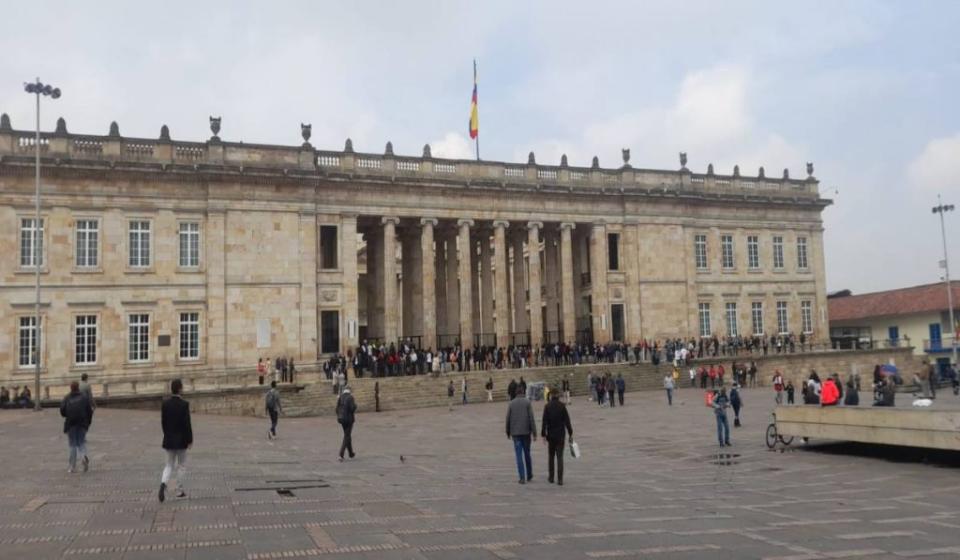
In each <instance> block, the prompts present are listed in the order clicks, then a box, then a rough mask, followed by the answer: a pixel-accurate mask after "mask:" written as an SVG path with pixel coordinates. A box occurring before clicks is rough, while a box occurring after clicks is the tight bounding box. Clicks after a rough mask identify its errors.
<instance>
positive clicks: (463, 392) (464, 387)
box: [460, 377, 468, 405]
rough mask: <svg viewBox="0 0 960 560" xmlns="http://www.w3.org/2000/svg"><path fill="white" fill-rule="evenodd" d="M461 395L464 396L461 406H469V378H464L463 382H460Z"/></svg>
mask: <svg viewBox="0 0 960 560" xmlns="http://www.w3.org/2000/svg"><path fill="white" fill-rule="evenodd" d="M460 394H461V395H463V397H462V399H461V400H462V402H461V403H460V404H464V405H465V404H467V401H468V399H467V378H466V377H464V378H463V381H461V382H460Z"/></svg>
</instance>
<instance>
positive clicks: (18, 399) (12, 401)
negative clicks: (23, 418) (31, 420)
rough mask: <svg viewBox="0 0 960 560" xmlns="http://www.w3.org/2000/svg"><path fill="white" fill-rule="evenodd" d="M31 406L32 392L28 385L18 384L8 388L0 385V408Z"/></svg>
mask: <svg viewBox="0 0 960 560" xmlns="http://www.w3.org/2000/svg"><path fill="white" fill-rule="evenodd" d="M32 406H33V394H32V393H31V392H30V387H28V386H26V385H24V386H23V388H20V387H19V386H15V387H11V388H10V389H7V388H6V387H0V408H30V407H32Z"/></svg>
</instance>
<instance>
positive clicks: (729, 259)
mask: <svg viewBox="0 0 960 560" xmlns="http://www.w3.org/2000/svg"><path fill="white" fill-rule="evenodd" d="M720 256H721V260H722V262H721V263H720V264H721V265H722V266H723V268H724V269H726V270H729V269H732V268H733V236H732V235H721V236H720Z"/></svg>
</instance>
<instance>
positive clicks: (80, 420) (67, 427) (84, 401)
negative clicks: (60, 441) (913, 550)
mask: <svg viewBox="0 0 960 560" xmlns="http://www.w3.org/2000/svg"><path fill="white" fill-rule="evenodd" d="M60 416H63V418H64V420H63V433H65V434H67V441H68V442H69V444H70V470H69V471H67V472H71V473H74V472H77V455H78V454H79V455H81V456H82V457H83V472H87V471H88V470H90V459H89V458H87V429H88V428H90V422H91V421H92V420H93V407H92V405H91V404H90V399H88V398H87V396H86V395H85V394H84V393H82V392H81V391H80V384H79V383H77V382H76V381H74V382H72V383H70V394H68V395H67V396H66V397H64V398H63V401H61V402H60Z"/></svg>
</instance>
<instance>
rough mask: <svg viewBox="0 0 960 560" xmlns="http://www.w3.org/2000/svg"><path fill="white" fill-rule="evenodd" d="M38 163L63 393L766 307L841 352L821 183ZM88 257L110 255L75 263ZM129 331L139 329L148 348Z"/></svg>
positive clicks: (47, 321)
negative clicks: (380, 349) (829, 306)
mask: <svg viewBox="0 0 960 560" xmlns="http://www.w3.org/2000/svg"><path fill="white" fill-rule="evenodd" d="M63 130H64V131H65V130H66V127H65V126H64V127H63ZM34 149H35V146H34V141H33V133H32V132H25V131H20V130H15V129H13V128H10V127H2V128H0V250H2V251H0V255H2V257H0V380H2V382H3V384H8V385H9V384H22V383H26V382H29V380H30V375H31V374H32V372H33V369H32V367H31V366H29V359H28V360H27V362H28V363H27V365H24V360H23V358H24V356H23V352H22V347H24V344H26V347H27V348H29V344H28V343H29V336H28V335H26V336H27V337H26V338H25V335H24V333H25V332H28V334H29V327H30V325H29V319H24V318H29V317H31V316H32V315H33V314H34V308H33V301H34V293H33V281H34V276H33V274H34V267H33V266H32V264H31V262H30V260H29V259H30V258H32V256H33V255H32V252H31V243H30V231H31V230H30V226H31V225H32V221H30V220H31V219H32V216H33V203H34V194H33V193H34V178H33V173H34V167H33V153H34ZM41 152H42V161H43V172H42V177H43V179H42V185H43V189H42V190H43V196H42V208H41V214H42V223H43V229H42V236H43V237H42V239H43V243H42V254H43V260H42V264H41V282H42V284H43V289H42V296H41V299H42V306H41V314H42V320H41V325H42V328H41V332H42V334H43V336H42V337H41V339H42V344H41V367H42V370H43V372H44V374H43V375H44V376H45V379H47V381H48V382H51V383H52V382H54V381H56V380H63V379H67V378H75V377H76V376H77V375H78V373H79V372H81V371H91V372H96V375H98V376H100V377H113V376H116V377H117V378H124V377H136V376H140V375H144V372H147V371H149V372H150V373H151V374H155V373H157V372H160V373H164V374H167V373H170V372H177V371H184V372H187V373H189V374H196V373H198V372H207V373H209V374H211V375H212V374H214V373H215V372H217V371H224V370H227V369H229V368H237V367H244V366H248V367H250V368H251V369H252V368H253V367H254V365H255V364H256V363H257V359H258V358H260V357H263V358H267V357H271V358H273V357H276V356H278V355H284V356H290V357H292V358H293V359H294V360H295V361H296V362H298V363H306V362H314V361H315V360H317V359H318V358H319V357H321V356H323V355H326V354H329V353H333V352H344V353H345V352H347V351H348V350H350V349H352V348H355V347H356V346H357V345H358V343H359V342H360V341H361V340H362V339H363V338H366V339H370V340H382V341H386V342H388V343H389V342H393V341H396V340H398V339H401V338H412V339H414V340H415V341H419V343H420V345H421V346H423V347H426V348H436V347H438V346H449V345H453V344H455V343H456V342H458V341H462V343H463V344H464V346H467V347H470V346H476V345H494V344H496V345H500V346H505V345H509V344H532V345H535V346H536V345H540V344H544V343H548V342H558V341H574V340H579V341H583V342H587V341H596V342H601V343H605V342H610V341H612V340H624V341H630V342H635V341H637V340H638V339H640V338H647V339H663V338H666V337H690V336H697V335H699V334H701V333H700V330H701V318H702V316H701V315H702V313H701V312H702V311H705V310H706V309H707V306H709V314H710V322H709V325H706V324H704V325H703V330H704V333H707V332H709V333H711V334H717V335H720V336H723V335H726V334H727V333H728V322H727V320H726V317H727V305H728V304H735V307H731V308H730V311H729V313H730V316H731V318H732V317H735V318H736V328H737V330H738V332H739V333H740V334H749V333H751V332H752V330H753V326H752V320H753V315H752V313H751V308H752V306H753V305H754V304H762V310H761V311H760V316H762V320H763V329H762V330H763V332H765V333H766V335H767V336H769V335H770V334H772V333H775V332H777V331H779V330H783V331H784V332H792V333H796V334H799V333H800V332H801V331H804V330H806V331H808V332H809V333H810V334H809V336H810V337H811V338H813V339H815V340H821V337H822V338H823V339H824V340H825V339H826V333H827V322H826V321H827V318H826V300H825V271H824V265H823V262H824V261H823V228H822V221H821V212H822V210H823V209H824V207H825V206H826V205H828V204H829V201H828V200H824V199H822V198H820V196H819V193H818V190H817V187H818V182H817V180H816V179H815V178H814V177H812V176H810V177H807V178H806V179H802V180H795V179H786V178H784V179H769V178H764V177H742V176H740V175H739V174H734V175H732V176H720V175H714V174H713V173H712V172H708V173H707V174H697V173H692V172H691V171H689V170H688V169H686V167H685V166H684V167H683V168H681V169H680V170H676V171H669V170H664V171H654V170H640V169H633V168H631V167H629V166H626V165H625V166H624V167H622V168H618V169H601V168H599V167H596V166H595V167H592V168H577V167H569V166H567V165H566V164H565V163H564V164H562V165H560V166H550V165H538V164H535V163H528V164H526V165H518V164H509V163H499V162H475V161H460V160H441V159H436V158H432V157H429V155H428V156H427V157H423V158H415V157H403V156H398V155H394V154H393V151H392V149H389V150H387V153H386V154H383V155H378V154H370V153H357V152H354V151H353V147H352V145H351V144H350V143H349V142H348V145H347V146H346V147H345V149H344V150H343V151H323V150H317V149H315V148H313V147H312V146H311V145H310V144H308V143H304V144H303V145H301V146H292V147H288V146H269V145H257V144H244V143H233V142H224V141H222V140H220V139H219V138H217V137H213V138H211V139H210V140H208V141H206V142H179V141H171V140H169V138H168V137H166V138H161V139H159V140H144V139H132V138H125V137H122V136H119V135H110V136H89V135H75V134H70V133H66V132H60V133H43V134H42V135H41ZM91 224H92V225H91ZM90 227H92V228H93V229H95V239H92V238H91V236H90V234H89V232H88V231H86V232H85V231H82V230H83V229H84V228H88V229H89V228H90ZM139 228H145V229H147V230H148V231H149V233H148V234H147V235H142V234H141V233H140V231H141V230H140V229H139ZM193 232H196V234H195V235H194V234H193ZM698 236H703V237H702V238H701V237H698ZM778 238H779V241H780V242H781V243H780V244H779V247H781V248H780V249H776V251H778V253H777V254H776V255H775V254H774V252H775V248H774V240H775V239H778ZM698 241H704V242H705V245H703V244H701V245H699V246H700V247H704V248H705V254H704V256H705V261H704V262H701V263H698V262H697V251H698V249H697V247H698ZM753 241H756V243H755V244H754V243H753ZM191 244H193V245H191ZM725 244H727V245H726V246H727V247H729V248H732V253H728V254H727V255H726V257H724V254H723V251H724V249H723V247H724V246H725ZM751 246H752V247H755V248H756V249H755V250H756V261H755V262H750V261H751V260H752V258H751V257H750V256H748V255H750V254H752V252H753V251H754V249H753V248H751ZM194 247H195V248H194ZM81 249H82V251H83V257H81V254H80V253H81ZM90 251H95V252H96V255H97V257H96V259H95V260H90V261H88V262H87V263H86V264H88V265H89V266H81V264H84V263H82V262H81V260H82V259H89V255H90ZM781 252H782V253H781ZM801 252H805V255H803V254H801ZM146 254H149V256H148V257H147V256H145V255H146ZM781 254H782V258H781V256H780V255H781ZM724 258H726V259H727V260H728V261H729V262H727V263H724V262H723V260H724ZM23 259H26V260H23ZM90 262H92V264H90ZM775 263H776V264H777V265H782V266H774V264H775ZM698 264H700V265H705V266H698ZM725 264H726V265H732V266H724V265H725ZM753 265H757V266H753ZM803 265H805V266H803ZM778 306H780V307H782V312H783V313H785V315H782V316H779V319H780V322H782V323H783V324H782V325H778V311H777V308H778ZM531 310H532V312H531ZM135 315H136V316H138V317H134V316H135ZM78 317H82V318H78ZM90 317H92V318H93V319H90ZM134 319H137V320H140V319H143V320H144V321H146V325H147V326H146V327H144V328H145V329H146V331H143V333H142V334H143V340H142V341H141V343H140V347H138V348H137V349H136V352H135V351H134V348H132V345H134V342H132V339H134V338H136V336H137V334H136V332H140V331H136V329H135V325H134V324H133V320H134ZM24 321H26V323H24ZM85 321H92V322H94V323H95V332H94V330H93V329H90V327H89V324H87V325H83V324H82V323H84V322H85ZM191 322H192V323H191ZM190 324H196V327H195V329H194V330H193V331H190V330H189V329H190V328H192V327H191V326H190ZM184 325H187V326H186V327H185V326H184ZM25 326H26V327H27V330H26V331H25V330H24V328H25ZM780 327H782V328H780ZM184 328H187V329H188V330H187V331H185V330H184ZM84 337H89V340H87V339H85V338H84ZM191 337H192V338H191ZM84 341H86V342H84ZM82 344H86V346H85V347H84V349H83V352H87V355H86V356H85V357H84V358H83V359H79V358H78V356H80V355H81V354H82V353H83V352H81V350H80V348H79V347H80V346H81V345H82ZM184 352H186V357H185V355H184ZM85 362H87V363H85ZM20 382H22V383H20Z"/></svg>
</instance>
